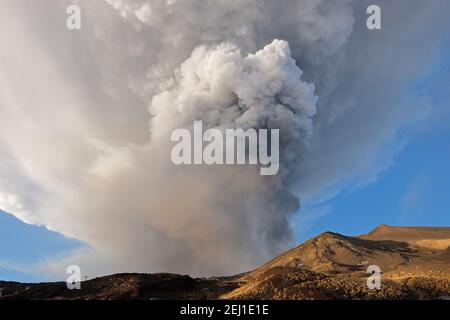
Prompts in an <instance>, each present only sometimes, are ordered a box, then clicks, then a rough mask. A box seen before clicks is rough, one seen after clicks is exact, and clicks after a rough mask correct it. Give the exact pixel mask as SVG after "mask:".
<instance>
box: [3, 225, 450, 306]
mask: <svg viewBox="0 0 450 320" xmlns="http://www.w3.org/2000/svg"><path fill="white" fill-rule="evenodd" d="M449 246H450V228H431V227H409V228H406V227H389V226H385V225H381V226H379V227H378V228H376V229H375V230H373V231H372V232H370V233H368V234H365V235H360V236H357V237H348V236H343V235H340V234H337V233H332V232H326V233H323V234H321V235H319V236H317V237H315V238H313V239H311V240H309V241H307V242H305V243H303V244H302V245H300V246H298V247H296V248H294V249H292V250H290V251H287V252H286V253H284V254H281V255H279V256H278V257H276V258H274V259H273V260H271V261H269V262H268V263H266V264H265V265H263V266H261V267H260V268H258V269H256V270H253V271H251V272H248V273H245V274H242V275H237V276H233V277H222V278H191V277H190V276H183V275H174V274H117V275H111V276H106V277H101V278H96V279H92V280H88V281H85V282H83V283H82V288H81V290H68V289H67V287H66V284H65V283H64V282H59V283H41V284H23V283H14V282H5V281H0V292H1V296H0V299H3V300H9V299H86V300H91V299H446V300H447V299H450V247H449ZM369 265H377V266H379V267H380V269H381V271H382V275H381V288H380V289H369V288H368V286H367V277H368V274H367V267H368V266H369Z"/></svg>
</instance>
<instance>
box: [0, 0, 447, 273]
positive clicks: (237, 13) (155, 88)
mask: <svg viewBox="0 0 450 320" xmlns="http://www.w3.org/2000/svg"><path fill="white" fill-rule="evenodd" d="M363 2H364V1H351V0H327V1H323V0H281V1H272V0H259V1H257V0H237V1H229V0H216V1H204V0H184V1H177V0H170V1H169V0H167V1H161V0H154V1H151V0H133V1H132V0H106V1H103V0H95V1H87V0H86V1H79V4H80V5H81V8H82V14H83V15H82V18H83V24H82V26H83V27H82V30H81V31H68V30H67V29H66V28H65V19H66V17H67V16H66V14H65V9H66V7H67V6H68V5H69V4H72V1H71V2H70V3H69V2H68V1H58V2H56V1H51V0H48V1H39V3H38V2H37V1H27V0H19V1H17V0H15V1H13V0H11V1H7V2H6V3H2V5H1V6H0V9H1V10H0V18H1V21H2V23H3V24H5V25H7V26H8V28H2V29H1V30H0V41H1V42H2V43H4V44H7V45H5V46H2V50H1V52H0V112H1V117H0V209H2V210H4V211H7V212H9V213H11V214H13V215H15V216H16V217H18V218H20V219H22V220H23V221H25V222H28V223H32V224H38V225H44V226H46V227H48V228H49V229H52V230H56V231H58V232H60V233H62V234H64V235H67V236H70V237H74V238H76V239H79V240H81V241H83V242H84V243H86V244H87V246H88V248H86V249H81V250H80V251H78V252H75V253H68V256H67V257H65V258H64V259H61V260H58V261H45V262H44V263H43V265H44V267H45V268H46V270H47V271H48V269H50V270H51V271H54V272H55V273H59V274H63V273H64V272H65V267H66V266H67V265H68V264H79V265H80V266H81V267H82V268H84V270H85V271H84V272H85V273H88V274H90V275H93V274H101V273H106V272H118V271H142V272H157V271H169V272H179V273H190V274H194V275H200V274H201V275H212V274H231V273H237V272H241V271H245V270H248V269H250V268H252V267H255V266H256V265H258V264H259V263H261V262H263V261H264V260H266V259H268V258H270V257H272V256H273V255H274V254H276V253H278V252H280V251H281V250H283V249H286V248H287V247H288V246H289V245H291V244H292V242H291V241H292V232H291V228H290V226H289V222H288V218H289V216H290V215H291V214H293V213H295V212H296V211H298V209H299V196H303V197H304V198H305V199H316V198H325V199H326V198H327V197H329V196H330V195H332V194H334V193H336V192H337V191H338V190H339V189H338V188H337V185H338V183H339V182H341V181H342V180H343V179H345V181H346V182H348V181H349V179H358V181H359V182H361V181H370V180H371V179H373V178H374V177H375V176H376V174H377V173H378V172H379V171H380V170H381V169H382V168H384V167H385V166H386V165H387V164H388V163H389V161H390V159H391V158H392V154H393V150H396V149H397V145H398V144H397V140H396V139H392V137H395V132H396V129H397V128H399V127H401V126H403V125H405V124H407V123H409V122H410V121H411V119H416V118H417V115H420V114H423V112H422V111H421V110H419V111H417V110H411V109H410V108H409V109H408V108H407V106H410V104H409V102H408V104H407V103H404V102H403V101H401V100H399V99H398V95H399V92H400V90H401V88H402V86H403V84H404V82H405V79H413V78H414V77H417V76H418V75H420V74H421V73H423V72H424V70H426V68H427V65H426V63H422V64H420V63H417V61H424V60H425V59H423V57H430V56H431V55H432V53H433V52H436V44H435V43H439V41H436V37H438V35H436V33H435V34H434V37H435V39H434V41H432V40H428V39H431V38H432V37H431V36H430V32H427V31H426V30H425V31H424V30H421V32H420V33H419V32H417V27H415V26H412V25H406V26H403V25H400V24H399V23H397V21H396V20H395V19H389V18H387V19H386V21H385V26H386V28H389V30H391V31H390V33H389V34H384V36H385V38H380V34H378V35H371V34H369V33H368V31H367V29H366V28H365V24H364V17H365V16H364V14H365V8H366V7H367V6H366V4H365V3H363ZM383 4H384V9H385V10H390V11H389V12H390V13H391V15H394V16H395V14H401V13H403V14H404V10H403V9H404V7H405V6H408V8H409V7H410V6H409V4H408V2H406V1H398V2H396V4H390V2H383ZM430 6H431V5H430ZM446 6H448V4H447V3H446V2H445V1H441V2H439V1H436V3H435V4H434V5H432V6H431V7H432V8H434V9H437V10H431V9H428V10H424V8H423V6H422V5H418V6H417V7H418V8H417V10H416V9H414V10H412V9H411V8H409V9H408V12H409V14H410V15H411V19H412V21H418V19H421V21H433V23H434V26H435V27H436V26H437V25H438V24H441V25H445V24H446V23H447V22H446V21H447V20H446V17H445V16H441V15H437V16H436V15H435V14H434V15H432V14H431V13H430V12H445V10H444V7H446ZM427 8H429V7H427ZM356 13H357V14H359V15H360V16H361V17H362V20H361V19H360V18H357V17H358V15H356ZM400 20H401V21H402V22H404V23H405V20H404V19H400ZM425 25H426V24H425ZM444 29H445V28H444ZM405 34H408V35H410V38H408V39H410V41H412V42H420V43H422V44H423V45H422V46H421V48H420V50H417V51H416V52H414V53H413V54H414V55H415V56H414V57H411V59H410V60H408V59H403V53H402V48H399V49H398V50H396V51H395V52H391V51H389V52H388V51H387V50H386V48H392V46H393V45H395V44H399V41H398V39H397V37H399V35H405ZM412 35H414V36H412ZM419 35H420V36H419ZM418 37H421V38H418ZM404 38H405V37H404ZM404 38H402V39H404ZM403 41H404V40H403ZM427 41H428V42H427ZM399 45H401V46H402V47H403V46H404V44H401V43H400V44H399ZM405 47H407V46H405ZM386 57H388V58H386ZM411 61H414V68H411V63H412V62H411ZM374 66H376V67H374ZM394 68H395V69H396V70H398V73H397V74H396V76H395V77H389V81H390V82H389V83H386V78H385V75H386V72H388V71H391V70H393V69H394ZM361 70H365V71H364V72H362V71H361ZM369 71H370V72H369ZM394 102H395V104H394ZM195 120H202V121H203V123H204V124H205V126H207V127H211V128H212V127H218V128H222V129H223V128H244V129H246V128H257V129H259V128H268V129H271V128H279V129H280V130H281V131H280V153H281V158H280V160H281V170H280V173H279V174H278V175H277V176H273V177H264V176H261V175H260V174H259V170H258V168H257V167H256V166H218V167H215V166H212V167H205V166H174V165H173V164H172V162H171V160H170V151H171V147H172V146H173V145H172V143H171V142H170V133H171V132H172V130H173V129H176V128H180V127H185V128H190V127H191V126H192V124H193V122H194V121H195ZM349 132H351V133H352V135H351V137H349ZM376 155H381V159H380V160H379V161H375V162H374V160H373V159H376ZM367 172H369V174H367ZM311 201H312V200H311Z"/></svg>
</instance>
